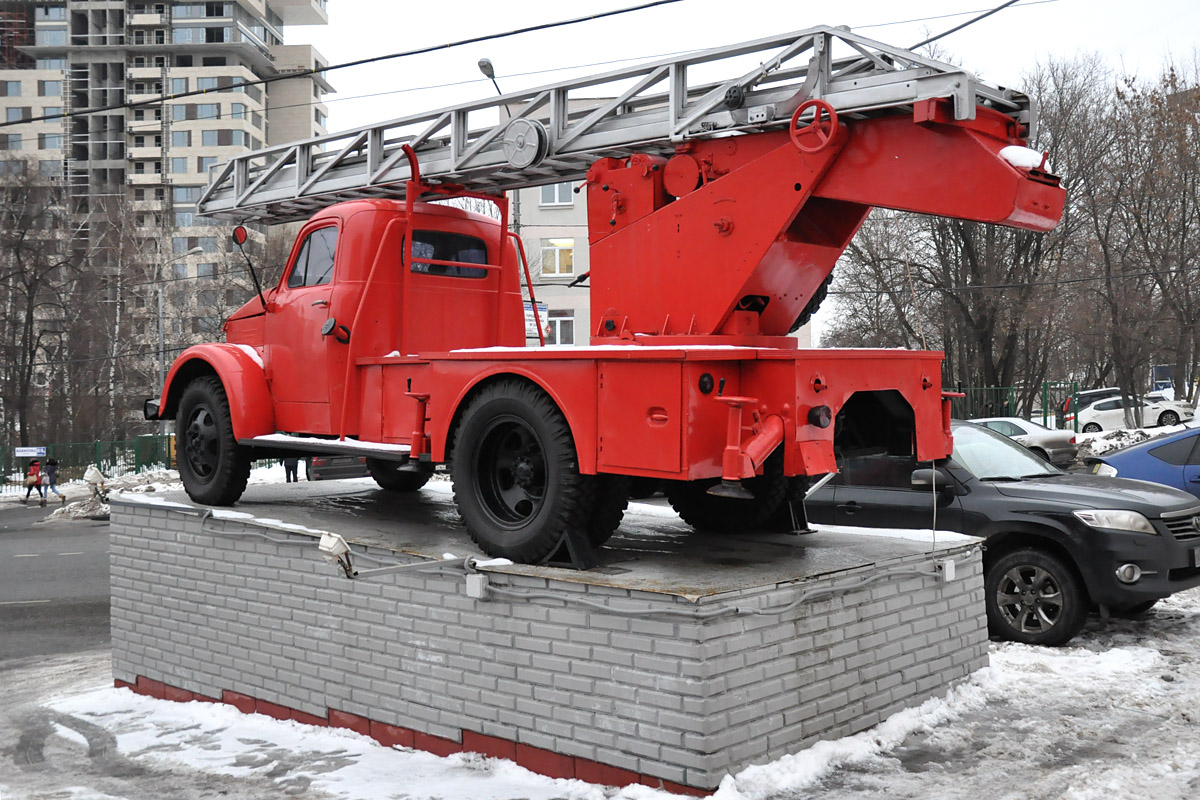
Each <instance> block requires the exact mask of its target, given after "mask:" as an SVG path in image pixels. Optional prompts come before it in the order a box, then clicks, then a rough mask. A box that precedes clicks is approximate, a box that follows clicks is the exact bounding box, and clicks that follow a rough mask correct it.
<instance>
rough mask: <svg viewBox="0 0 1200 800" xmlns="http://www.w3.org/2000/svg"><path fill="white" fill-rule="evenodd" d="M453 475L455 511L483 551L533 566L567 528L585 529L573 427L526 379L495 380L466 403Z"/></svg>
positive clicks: (586, 508)
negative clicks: (456, 508)
mask: <svg viewBox="0 0 1200 800" xmlns="http://www.w3.org/2000/svg"><path fill="white" fill-rule="evenodd" d="M452 475H453V478H454V500H455V502H456V503H457V504H458V510H459V514H461V515H462V518H463V521H464V522H465V523H466V525H467V531H468V532H469V533H470V534H471V538H472V539H474V540H475V542H476V543H477V544H478V545H479V546H480V548H482V549H483V551H484V552H485V553H487V554H488V555H491V556H496V557H503V558H511V559H512V560H513V561H517V562H521V563H527V564H528V563H537V562H539V561H542V560H544V559H545V558H546V557H548V556H550V555H551V554H552V553H553V552H554V550H555V549H556V548H557V546H558V544H559V542H561V541H562V537H563V535H564V534H565V533H566V532H567V531H568V530H571V529H575V530H579V531H585V530H587V528H588V520H587V517H588V514H589V512H590V511H591V506H592V503H591V502H589V501H590V498H591V492H590V491H589V490H591V489H592V488H593V487H592V486H591V485H589V484H588V483H587V481H586V480H585V479H584V476H582V475H580V474H579V464H578V461H577V459H576V455H575V441H574V439H573V438H572V436H571V429H570V427H569V426H568V425H567V420H566V418H565V417H564V416H563V414H562V412H561V411H560V410H559V409H558V407H557V406H556V405H555V404H554V402H553V401H552V400H551V399H550V398H549V397H548V396H546V394H545V393H544V392H542V391H541V390H540V389H538V388H537V387H536V386H533V385H531V384H529V383H526V382H524V381H519V380H504V381H499V382H497V383H493V384H491V385H490V386H487V387H485V388H484V389H483V390H482V391H481V392H480V393H479V394H478V395H477V396H476V397H475V398H474V399H473V400H472V401H471V403H470V405H469V406H467V409H466V411H464V412H463V417H462V422H461V424H460V425H459V427H458V433H457V434H456V436H455V439H454V466H453V468H452ZM617 519H618V521H619V517H618V518H617ZM614 527H615V526H614ZM609 532H611V530H610V531H609ZM594 537H595V538H599V534H598V532H597V533H595V534H594Z"/></svg>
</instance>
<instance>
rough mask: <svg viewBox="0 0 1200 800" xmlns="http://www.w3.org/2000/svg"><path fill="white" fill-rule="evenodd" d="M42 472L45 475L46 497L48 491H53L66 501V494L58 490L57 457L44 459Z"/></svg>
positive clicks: (48, 495)
mask: <svg viewBox="0 0 1200 800" xmlns="http://www.w3.org/2000/svg"><path fill="white" fill-rule="evenodd" d="M42 473H43V474H44V475H45V477H46V490H45V494H46V499H49V498H50V492H54V494H55V495H56V496H57V497H58V498H59V499H60V500H62V501H63V502H64V503H65V502H67V496H66V495H65V494H63V493H62V492H60V491H59V490H58V459H57V458H49V459H46V468H45V469H44V470H42Z"/></svg>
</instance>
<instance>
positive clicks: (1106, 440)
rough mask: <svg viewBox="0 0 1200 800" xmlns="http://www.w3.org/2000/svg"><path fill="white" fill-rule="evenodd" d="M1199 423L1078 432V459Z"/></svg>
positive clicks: (1097, 454)
mask: <svg viewBox="0 0 1200 800" xmlns="http://www.w3.org/2000/svg"><path fill="white" fill-rule="evenodd" d="M1198 424H1200V423H1195V422H1188V423H1184V424H1183V425H1164V426H1161V427H1157V428H1121V429H1118V430H1115V431H1099V432H1097V433H1079V434H1076V436H1075V441H1077V442H1078V443H1079V456H1078V458H1079V460H1080V461H1083V460H1084V459H1086V458H1088V457H1091V456H1102V455H1104V454H1105V453H1112V452H1115V451H1117V450H1124V449H1125V448H1126V447H1133V446H1134V445H1135V444H1141V443H1142V442H1146V441H1149V440H1151V439H1157V438H1158V437H1159V436H1166V435H1167V434H1170V433H1178V432H1179V431H1183V430H1187V429H1189V428H1195V427H1196V426H1197V425H1198Z"/></svg>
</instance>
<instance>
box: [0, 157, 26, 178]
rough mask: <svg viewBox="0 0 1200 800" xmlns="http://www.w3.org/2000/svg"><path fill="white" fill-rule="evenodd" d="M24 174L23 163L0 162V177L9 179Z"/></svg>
mask: <svg viewBox="0 0 1200 800" xmlns="http://www.w3.org/2000/svg"><path fill="white" fill-rule="evenodd" d="M24 174H25V162H24V161H0V177H4V178H9V177H17V176H19V175H24Z"/></svg>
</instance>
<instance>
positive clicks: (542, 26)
mask: <svg viewBox="0 0 1200 800" xmlns="http://www.w3.org/2000/svg"><path fill="white" fill-rule="evenodd" d="M678 2H680V0H650V2H647V3H642V4H640V5H636V6H629V7H627V8H618V9H615V10H613V11H603V12H600V13H599V14H588V15H586V16H582V17H574V18H572V19H566V20H560V21H558V22H543V23H539V24H537V25H526V26H525V27H523V28H515V29H513V30H511V31H505V32H503V33H486V34H483V35H480V36H472V37H469V38H467V39H458V40H455V41H452V42H446V43H444V44H436V45H427V46H425V47H418V48H416V49H413V50H403V51H400V52H398V53H389V54H387V55H383V56H371V57H370V58H360V59H358V60H357V61H346V62H343V63H341V64H330V65H329V66H325V67H318V68H316V69H305V70H300V71H298V72H289V73H288V74H287V75H274V76H271V77H269V78H258V79H257V80H253V81H244V82H242V83H239V84H237V87H238V88H243V87H246V86H266V85H269V84H272V83H278V82H279V81H290V80H293V79H295V78H308V77H312V76H313V75H320V74H323V73H326V72H333V71H334V70H339V69H347V68H349V67H361V66H364V65H366V64H377V63H379V62H381V61H389V60H392V59H396V58H407V57H408V56H417V55H424V54H426V53H433V52H436V51H439V50H448V49H450V48H452V47H462V46H463V45H468V44H478V43H479V42H490V41H495V40H497V39H507V38H509V37H512V36H518V35H520V34H524V33H534V32H536V31H546V30H553V29H554V28H562V27H566V26H568V25H576V24H578V23H580V22H591V21H593V20H598V19H604V18H606V17H616V16H620V15H622V14H629V13H632V12H634V11H644V10H646V9H648V8H654V7H655V6H663V5H669V4H671V3H678ZM229 88H233V87H228V88H226V89H224V90H222V89H195V90H193V91H190V92H180V93H179V94H170V95H167V96H165V97H159V98H156V99H154V100H139V101H137V102H133V103H128V102H126V103H116V104H114V105H109V106H100V107H97V108H81V109H79V110H78V111H68V112H66V113H63V114H55V115H51V116H41V117H34V118H32V119H27V120H21V122H40V121H43V120H47V119H62V118H70V117H81V116H87V115H91V114H100V113H103V112H105V111H119V110H121V109H134V108H142V107H145V106H150V105H156V104H158V103H162V102H163V101H165V100H179V99H182V98H185V97H199V96H202V95H210V94H215V93H217V92H220V91H228V89H229ZM16 124H20V123H15V122H0V128H5V127H8V126H10V125H16Z"/></svg>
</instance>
